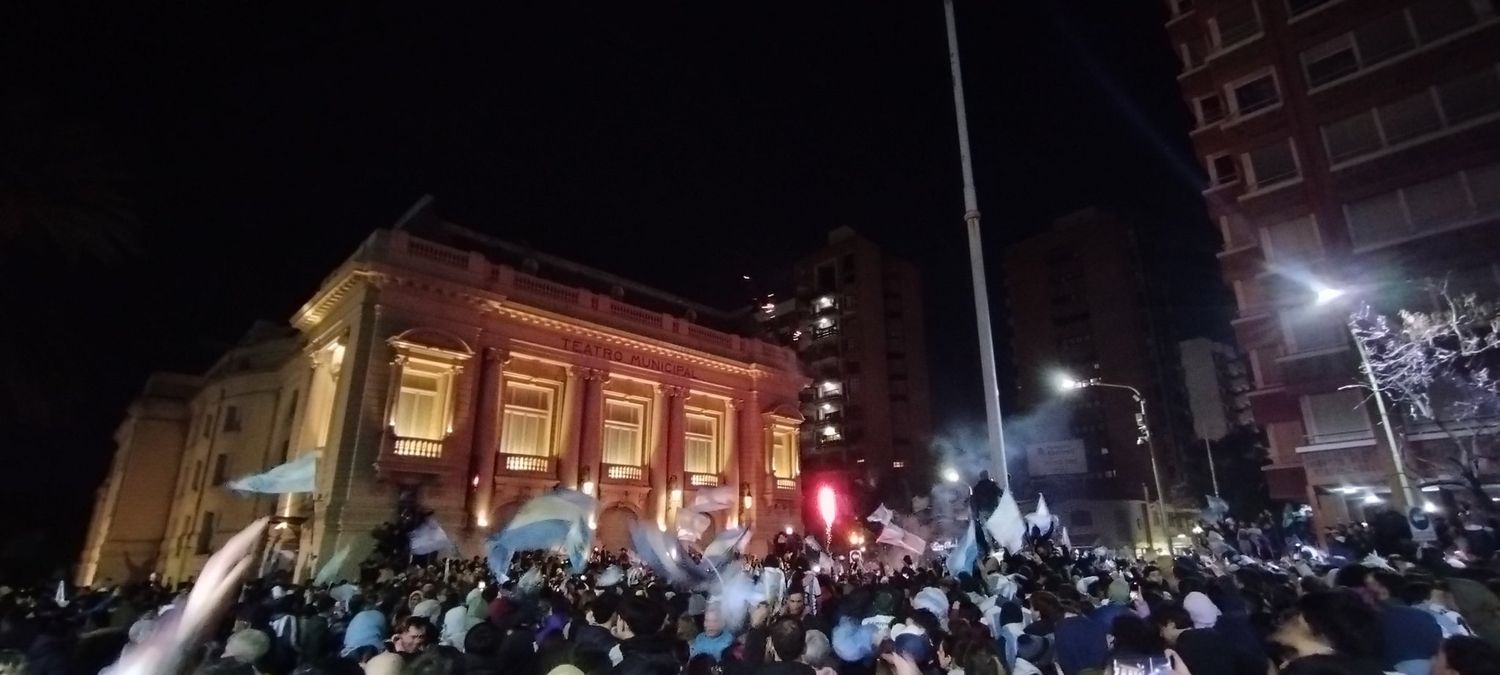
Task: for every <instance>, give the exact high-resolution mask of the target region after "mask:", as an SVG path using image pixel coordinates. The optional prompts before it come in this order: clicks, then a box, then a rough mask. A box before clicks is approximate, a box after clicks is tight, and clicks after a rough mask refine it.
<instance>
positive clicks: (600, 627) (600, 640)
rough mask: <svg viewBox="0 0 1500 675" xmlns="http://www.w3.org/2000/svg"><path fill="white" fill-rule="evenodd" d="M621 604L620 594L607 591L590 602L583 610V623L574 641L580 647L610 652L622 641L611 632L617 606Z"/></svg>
mask: <svg viewBox="0 0 1500 675" xmlns="http://www.w3.org/2000/svg"><path fill="white" fill-rule="evenodd" d="M619 605H620V596H618V595H615V594H613V593H606V594H604V595H601V596H599V597H597V598H594V601H593V602H590V603H589V605H588V607H587V608H585V609H584V610H583V621H584V623H583V625H582V626H579V627H578V631H577V634H576V635H574V636H573V641H574V642H575V643H577V645H578V648H579V649H583V650H587V651H596V652H598V653H600V654H609V652H610V650H612V649H614V648H615V645H617V644H619V643H620V641H619V640H616V639H615V636H614V635H613V634H612V633H611V632H610V629H611V627H613V626H614V624H615V620H616V619H615V608H616V607H618V606H619Z"/></svg>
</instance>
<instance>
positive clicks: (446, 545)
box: [407, 517, 456, 555]
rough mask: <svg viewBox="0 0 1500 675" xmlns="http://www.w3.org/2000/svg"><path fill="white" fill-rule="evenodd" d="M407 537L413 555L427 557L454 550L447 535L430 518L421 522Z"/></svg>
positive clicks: (435, 521) (440, 526)
mask: <svg viewBox="0 0 1500 675" xmlns="http://www.w3.org/2000/svg"><path fill="white" fill-rule="evenodd" d="M407 537H408V538H409V539H410V540H411V552H412V554H413V555H427V554H428V553H436V552H438V551H451V550H453V549H454V548H456V547H455V546H454V545H453V540H452V539H449V538H448V533H447V532H444V531H443V526H442V525H439V524H438V522H437V519H436V518H432V517H428V518H427V520H424V521H422V524H421V525H418V526H416V528H414V529H413V530H412V531H411V534H409V535H407Z"/></svg>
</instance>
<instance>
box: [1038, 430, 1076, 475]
mask: <svg viewBox="0 0 1500 675" xmlns="http://www.w3.org/2000/svg"><path fill="white" fill-rule="evenodd" d="M1026 470H1027V471H1028V472H1030V473H1031V475H1033V476H1057V475H1062V474H1075V473H1088V470H1089V461H1088V454H1087V453H1086V452H1085V450H1084V446H1083V441H1081V440H1079V439H1076V438H1070V439H1068V440H1065V441H1051V442H1047V443H1033V444H1031V445H1028V446H1026Z"/></svg>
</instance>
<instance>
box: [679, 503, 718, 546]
mask: <svg viewBox="0 0 1500 675" xmlns="http://www.w3.org/2000/svg"><path fill="white" fill-rule="evenodd" d="M712 524H713V521H712V520H711V519H709V517H708V516H706V515H703V514H701V513H697V512H694V511H690V510H688V509H682V510H679V511H678V512H677V538H678V539H681V540H682V541H691V542H697V541H698V540H699V539H701V538H702V537H703V533H704V531H706V530H708V526H709V525H712Z"/></svg>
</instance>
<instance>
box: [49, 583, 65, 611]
mask: <svg viewBox="0 0 1500 675" xmlns="http://www.w3.org/2000/svg"><path fill="white" fill-rule="evenodd" d="M52 601H53V602H55V603H57V606H58V607H67V606H68V582H66V581H63V580H62V579H58V580H57V594H56V595H54V596H52Z"/></svg>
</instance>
